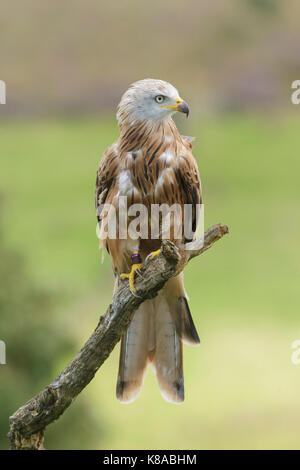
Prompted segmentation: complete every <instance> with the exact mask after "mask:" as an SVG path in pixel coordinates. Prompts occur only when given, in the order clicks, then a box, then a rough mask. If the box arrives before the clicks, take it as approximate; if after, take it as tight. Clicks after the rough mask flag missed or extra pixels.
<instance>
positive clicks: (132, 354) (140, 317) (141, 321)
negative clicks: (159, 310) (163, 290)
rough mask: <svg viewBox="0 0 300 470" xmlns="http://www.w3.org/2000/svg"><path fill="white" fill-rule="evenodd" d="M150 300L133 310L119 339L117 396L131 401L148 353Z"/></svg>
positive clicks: (142, 372) (133, 398) (141, 375)
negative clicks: (127, 325)
mask: <svg viewBox="0 0 300 470" xmlns="http://www.w3.org/2000/svg"><path fill="white" fill-rule="evenodd" d="M149 303H150V301H145V302H144V303H143V304H142V305H141V306H140V307H139V308H138V310H137V311H136V312H135V314H134V317H133V319H132V320H131V323H130V325H129V327H128V329H127V331H126V333H125V334H124V335H123V337H122V339H121V350H120V362H119V374H118V381H117V398H118V400H120V401H121V402H122V403H131V402H132V401H133V400H135V399H136V398H137V396H138V395H139V393H140V391H141V388H142V385H143V381H144V374H145V369H146V365H147V361H148V354H149V348H150V345H149V339H150V338H149V331H150V328H151V321H152V317H153V315H151V313H152V307H151V305H149Z"/></svg>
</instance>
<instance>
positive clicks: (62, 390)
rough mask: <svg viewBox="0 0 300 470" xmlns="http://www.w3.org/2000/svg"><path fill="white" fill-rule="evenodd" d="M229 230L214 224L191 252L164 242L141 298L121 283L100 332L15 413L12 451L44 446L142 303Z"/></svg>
mask: <svg viewBox="0 0 300 470" xmlns="http://www.w3.org/2000/svg"><path fill="white" fill-rule="evenodd" d="M226 233H228V228H227V226H222V225H221V224H218V225H214V226H213V227H211V228H210V229H209V230H208V231H207V232H206V233H205V235H204V239H203V244H202V246H199V243H198V242H197V241H196V242H192V243H190V244H188V245H187V246H186V247H188V248H189V249H188V250H186V249H184V248H178V247H176V246H175V245H174V244H173V243H171V242H169V241H164V242H163V244H162V251H161V254H160V255H159V256H158V257H156V258H155V259H154V260H153V261H150V262H148V263H147V265H146V267H145V270H144V271H143V273H142V277H140V278H137V279H136V288H137V294H138V295H139V297H134V296H133V295H132V294H131V293H130V290H129V287H128V282H127V281H122V282H120V287H119V289H118V291H117V292H116V294H115V295H114V297H113V299H112V302H111V304H110V305H109V307H108V309H107V311H106V313H105V315H103V316H102V317H100V320H99V323H98V325H97V327H96V329H95V331H94V332H93V334H92V335H91V336H90V338H89V339H88V340H87V342H86V343H85V345H84V346H83V348H82V349H81V350H80V351H79V353H78V354H77V355H76V356H75V357H74V359H72V360H71V362H69V364H68V365H67V366H66V368H65V369H64V370H63V371H62V372H61V373H60V374H59V376H58V377H57V378H56V379H55V380H54V381H53V382H52V383H50V385H47V386H46V387H45V388H44V389H43V390H42V391H41V392H40V393H39V394H38V395H36V396H35V397H33V398H32V399H31V400H29V401H28V402H27V403H26V404H25V405H24V406H22V407H21V408H19V409H18V410H17V411H16V412H15V413H14V414H13V415H12V416H11V417H10V431H9V439H10V444H11V449H43V441H44V431H45V428H46V426H47V425H48V424H50V423H52V422H53V421H55V420H56V419H57V418H58V417H59V416H60V415H61V414H62V413H63V412H64V411H65V410H66V409H67V408H68V406H70V404H71V403H72V401H73V400H74V399H75V398H76V397H77V395H78V394H79V393H80V392H81V391H82V390H83V389H84V387H86V385H87V384H88V383H89V382H90V381H91V380H92V378H93V377H94V375H95V373H96V372H97V370H98V369H99V367H101V365H102V364H103V362H104V361H105V360H106V359H107V357H108V356H109V354H110V353H111V351H112V350H113V348H114V347H115V345H116V344H117V342H118V341H119V340H120V338H121V336H122V334H123V332H124V331H125V330H126V328H127V326H128V325H129V323H130V321H131V319H132V317H133V314H134V312H135V311H136V309H137V308H138V307H139V305H140V304H141V303H142V302H143V301H144V300H146V299H150V298H153V297H155V296H156V295H157V293H158V291H159V290H160V289H161V288H162V287H163V286H164V284H165V283H166V281H167V280H168V279H170V278H171V277H173V276H175V275H176V274H178V273H179V272H180V271H182V269H183V268H184V267H185V265H186V264H187V263H188V262H189V260H190V259H192V258H194V257H195V256H197V255H199V254H201V253H203V252H204V251H206V250H207V249H208V248H210V247H211V246H212V245H213V244H214V243H215V242H216V241H217V240H219V239H220V238H221V237H222V236H223V235H225V234H226ZM186 247H185V248H186Z"/></svg>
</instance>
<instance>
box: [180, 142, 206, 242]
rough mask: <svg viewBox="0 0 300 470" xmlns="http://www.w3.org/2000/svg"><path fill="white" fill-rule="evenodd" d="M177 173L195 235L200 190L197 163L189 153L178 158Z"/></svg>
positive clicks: (190, 237)
mask: <svg viewBox="0 0 300 470" xmlns="http://www.w3.org/2000/svg"><path fill="white" fill-rule="evenodd" d="M190 147H191V146H190ZM178 171H179V175H180V180H181V184H182V187H183V190H184V193H185V204H190V205H191V206H190V207H191V214H190V215H191V223H190V226H191V229H192V232H193V233H195V232H196V230H197V224H198V215H199V204H202V190H201V181H200V175H199V170H198V166H197V162H196V160H195V158H194V157H193V155H192V153H191V151H188V152H186V153H185V154H184V155H182V156H181V157H180V158H179V166H178ZM185 223H186V219H185ZM193 233H191V234H190V236H186V242H187V241H191V240H192V239H193V237H194V235H193Z"/></svg>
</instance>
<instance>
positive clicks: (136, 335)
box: [117, 277, 200, 403]
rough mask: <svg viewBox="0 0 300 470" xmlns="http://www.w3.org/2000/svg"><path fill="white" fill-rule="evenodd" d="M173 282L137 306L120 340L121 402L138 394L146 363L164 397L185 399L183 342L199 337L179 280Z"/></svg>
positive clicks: (176, 401)
mask: <svg viewBox="0 0 300 470" xmlns="http://www.w3.org/2000/svg"><path fill="white" fill-rule="evenodd" d="M172 281H173V282H172V283H170V285H169V286H168V288H167V289H166V288H165V289H163V290H162V291H161V292H160V293H159V295H158V296H157V297H156V298H155V299H153V300H147V301H145V302H144V303H143V304H142V305H141V306H140V307H139V309H138V310H137V311H136V313H135V315H134V318H133V320H132V321H131V323H130V325H129V328H128V330H127V332H126V333H125V335H124V336H123V338H122V340H121V352H120V364H119V375H118V382H117V397H118V399H119V400H120V401H121V402H123V403H130V402H132V401H133V400H134V399H135V398H136V397H137V396H138V394H139V393H140V391H141V388H142V385H143V380H144V374H145V369H146V366H147V363H148V362H150V363H152V365H153V368H154V370H155V371H156V375H157V381H158V385H159V388H160V391H161V394H162V396H163V397H164V399H165V400H166V401H169V402H172V403H181V402H183V400H184V380H183V360H182V342H183V341H184V342H186V343H188V344H194V345H196V344H199V342H200V340H199V337H198V334H197V331H196V328H195V325H194V323H193V320H192V317H191V314H190V310H189V307H188V303H187V300H186V298H185V296H184V295H185V293H184V288H183V283H182V279H181V278H180V277H177V278H174V280H172ZM168 284H169V282H168V283H167V285H168ZM167 285H166V287H167ZM170 293H172V295H170Z"/></svg>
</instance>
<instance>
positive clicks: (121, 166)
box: [96, 79, 202, 403]
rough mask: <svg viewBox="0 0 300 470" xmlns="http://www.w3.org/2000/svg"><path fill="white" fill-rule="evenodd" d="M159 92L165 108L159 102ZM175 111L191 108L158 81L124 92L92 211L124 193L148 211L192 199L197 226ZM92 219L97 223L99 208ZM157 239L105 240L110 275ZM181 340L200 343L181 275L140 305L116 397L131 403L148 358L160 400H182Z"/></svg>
mask: <svg viewBox="0 0 300 470" xmlns="http://www.w3.org/2000/svg"><path fill="white" fill-rule="evenodd" d="M160 96H162V97H163V102H164V103H165V105H164V106H162V105H160V104H159V102H158V100H159V101H160V100H161V98H158V97H160ZM156 100H157V101H156ZM176 110H178V111H181V110H184V112H188V108H187V105H186V104H185V103H184V102H182V100H181V99H180V98H179V96H178V92H177V90H176V89H175V88H174V87H172V85H170V84H168V83H166V82H163V81H161V80H152V79H146V80H141V81H139V82H136V83H134V84H133V85H132V86H131V87H130V88H129V90H128V91H127V92H126V93H125V94H124V95H123V97H122V99H121V102H120V104H119V107H118V112H117V119H118V123H119V127H120V134H119V138H118V140H117V142H115V143H114V144H112V145H111V146H110V147H109V148H108V149H107V150H106V151H105V153H104V156H103V158H102V160H101V162H100V166H99V169H98V172H97V181H96V206H97V208H99V207H100V205H101V204H104V203H106V204H112V205H113V206H114V207H116V208H117V207H118V201H119V197H120V196H124V197H126V198H127V204H128V207H130V206H131V205H132V204H136V203H143V204H144V205H146V207H148V208H149V209H150V206H151V204H163V203H167V204H169V205H172V204H174V203H178V204H180V205H182V206H183V205H184V204H192V206H193V214H192V218H193V229H194V230H195V224H196V205H197V204H200V203H201V199H202V197H201V185H200V177H199V173H198V168H197V164H196V161H195V159H194V157H193V155H192V144H191V142H192V140H193V139H192V138H190V137H184V136H181V135H180V134H179V132H178V130H177V127H176V125H175V123H174V121H173V120H172V117H171V116H172V114H173V113H174V111H176ZM97 216H98V220H99V223H101V217H102V214H101V213H99V210H98V213H97ZM173 235H174V234H172V232H171V239H173V241H175V242H177V243H178V240H174V237H173ZM184 241H185V240H184V239H182V240H180V242H184ZM160 243H161V240H159V239H158V240H153V239H151V238H148V239H146V240H144V239H139V240H131V239H125V240H122V239H118V238H117V239H107V240H105V242H104V245H105V246H106V248H107V250H108V252H109V254H110V256H111V259H112V263H113V267H114V270H115V273H116V274H117V275H120V274H121V273H124V272H125V273H126V272H129V271H130V269H131V256H132V254H133V253H134V252H138V253H139V254H140V256H141V259H142V261H144V260H145V258H146V257H147V256H148V255H149V254H150V253H151V252H153V251H155V250H157V249H158V248H159V247H160ZM117 285H118V281H117V282H116V288H117ZM182 341H185V342H187V343H189V344H198V343H199V338H198V335H197V332H196V329H195V326H194V323H193V320H192V317H191V315H190V311H189V308H188V303H187V300H186V294H185V290H184V286H183V279H182V276H181V275H180V276H177V277H176V278H172V279H170V280H169V281H168V282H167V283H166V285H165V287H164V288H163V289H162V290H161V291H160V292H159V295H158V296H157V297H156V298H155V299H153V300H147V301H145V302H144V303H143V304H142V305H141V306H140V307H139V309H138V310H137V311H136V313H135V315H134V318H133V320H132V322H131V324H130V326H129V328H128V330H127V332H126V333H125V334H124V336H123V338H122V341H121V352H120V364H119V376H118V383H117V397H118V398H119V400H120V401H122V402H131V401H132V400H134V399H135V398H136V396H137V395H138V393H139V392H140V390H141V386H142V382H143V377H144V372H145V368H146V365H147V364H148V363H151V364H152V365H153V367H154V369H155V370H156V374H157V379H158V383H159V387H160V390H161V393H162V395H163V396H164V398H165V399H166V400H168V401H171V402H174V403H180V402H182V401H183V399H184V386H183V366H182Z"/></svg>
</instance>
